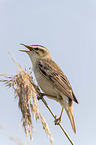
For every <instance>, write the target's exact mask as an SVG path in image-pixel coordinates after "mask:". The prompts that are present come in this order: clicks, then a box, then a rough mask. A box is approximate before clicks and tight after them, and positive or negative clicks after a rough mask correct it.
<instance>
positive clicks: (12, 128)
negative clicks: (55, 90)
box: [0, 0, 96, 145]
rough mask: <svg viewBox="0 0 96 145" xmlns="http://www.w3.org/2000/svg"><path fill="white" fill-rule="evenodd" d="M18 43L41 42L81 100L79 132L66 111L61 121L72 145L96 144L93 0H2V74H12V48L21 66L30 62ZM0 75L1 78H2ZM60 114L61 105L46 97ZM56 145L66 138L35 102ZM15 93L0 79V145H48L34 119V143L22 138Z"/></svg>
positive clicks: (95, 10) (95, 5) (95, 21)
mask: <svg viewBox="0 0 96 145" xmlns="http://www.w3.org/2000/svg"><path fill="white" fill-rule="evenodd" d="M20 43H24V44H28V45H34V44H38V45H39V44H40V45H43V46H45V47H46V48H47V49H48V50H49V51H50V53H51V55H52V58H53V60H54V61H55V62H56V63H57V64H58V65H59V66H60V68H61V69H62V71H63V72H64V73H65V75H66V76H67V78H68V79H69V81H70V84H71V86H72V88H73V90H74V92H75V95H76V97H77V99H78V101H79V105H77V104H76V103H74V104H73V112H74V118H75V123H76V128H77V134H76V135H75V134H74V133H73V131H72V128H71V125H70V121H69V119H68V117H67V115H66V113H65V111H64V113H63V117H62V121H61V123H62V125H63V126H64V128H65V130H66V131H67V133H68V134H69V136H70V137H71V139H72V140H73V142H74V144H75V145H83V144H84V145H85V144H87V145H90V144H92V145H96V139H95V138H96V113H95V112H96V111H95V110H96V107H95V106H96V105H95V102H96V75H95V74H96V1H95V0H91V1H89V0H80V1H76V0H73V1H71V0H68V1H65V0H47V1H45V0H35V1H34V0H28V1H26V0H0V73H3V74H13V75H14V74H16V72H18V69H17V67H16V66H15V64H14V63H13V61H12V60H11V58H10V56H9V54H8V51H11V52H12V53H13V54H14V55H15V57H16V59H17V61H18V62H19V63H20V64H21V66H22V67H23V68H25V67H26V68H27V69H28V68H29V67H30V66H32V65H31V61H30V59H29V57H28V55H27V54H25V53H21V52H19V51H18V50H20V49H24V47H23V46H20ZM0 79H1V77H0ZM45 99H46V101H47V103H48V104H49V106H50V107H51V108H52V110H53V112H54V113H55V114H56V115H57V116H59V115H60V111H61V106H60V105H59V104H58V103H57V102H55V101H52V100H50V99H47V98H46V97H45ZM39 105H40V111H41V113H42V115H43V117H44V118H45V119H46V121H47V123H48V125H49V127H50V130H51V132H52V135H53V137H54V145H58V144H60V145H63V144H65V145H70V142H69V141H68V140H67V138H66V136H65V135H64V134H63V132H62V131H61V129H60V128H59V127H58V126H55V125H54V119H53V118H52V116H51V115H50V113H49V111H48V110H47V109H46V107H45V106H44V104H43V103H42V102H41V101H39ZM21 117H22V116H21V112H20V110H19V108H18V100H17V99H16V100H15V99H14V91H13V90H12V89H8V88H6V87H4V86H3V84H2V83H0V145H16V144H17V145H31V144H32V145H42V144H46V145H50V142H49V139H48V137H47V136H46V134H45V132H44V130H43V129H42V125H41V123H40V122H39V121H38V122H37V123H36V122H35V120H34V121H33V126H34V131H33V143H31V142H30V139H29V136H28V138H26V135H25V133H24V130H23V128H22V123H21Z"/></svg>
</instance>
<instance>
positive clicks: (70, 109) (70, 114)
mask: <svg viewBox="0 0 96 145" xmlns="http://www.w3.org/2000/svg"><path fill="white" fill-rule="evenodd" d="M65 110H66V113H67V115H68V117H69V119H70V122H71V126H72V129H73V131H74V133H75V134H76V128H75V122H74V117H73V109H72V107H66V108H65Z"/></svg>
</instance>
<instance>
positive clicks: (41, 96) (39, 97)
mask: <svg viewBox="0 0 96 145" xmlns="http://www.w3.org/2000/svg"><path fill="white" fill-rule="evenodd" d="M43 96H50V97H52V98H56V99H57V96H53V95H50V94H46V93H40V96H37V99H38V100H40V99H42V98H43Z"/></svg>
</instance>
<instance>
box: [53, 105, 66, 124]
mask: <svg viewBox="0 0 96 145" xmlns="http://www.w3.org/2000/svg"><path fill="white" fill-rule="evenodd" d="M63 110H64V108H63V107H62V110H61V114H60V117H59V118H58V119H56V120H55V121H54V122H55V125H58V124H59V123H60V122H61V117H62V114H63Z"/></svg>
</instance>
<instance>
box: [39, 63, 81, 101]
mask: <svg viewBox="0 0 96 145" xmlns="http://www.w3.org/2000/svg"><path fill="white" fill-rule="evenodd" d="M38 67H39V70H40V72H41V73H42V74H43V75H44V76H45V77H46V78H47V79H49V80H50V81H52V83H53V84H54V85H55V86H56V87H57V88H58V89H59V90H60V91H61V92H62V93H63V94H64V95H66V96H67V97H68V98H70V99H71V100H74V101H75V102H76V103H78V101H77V99H76V97H75V95H73V94H74V93H73V90H72V88H71V85H70V83H69V81H68V79H67V78H66V76H65V75H64V73H63V72H62V71H61V69H60V68H59V66H58V65H57V64H56V63H55V62H54V61H52V60H43V61H42V60H40V61H39V63H38Z"/></svg>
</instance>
